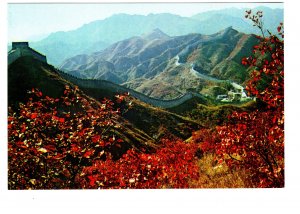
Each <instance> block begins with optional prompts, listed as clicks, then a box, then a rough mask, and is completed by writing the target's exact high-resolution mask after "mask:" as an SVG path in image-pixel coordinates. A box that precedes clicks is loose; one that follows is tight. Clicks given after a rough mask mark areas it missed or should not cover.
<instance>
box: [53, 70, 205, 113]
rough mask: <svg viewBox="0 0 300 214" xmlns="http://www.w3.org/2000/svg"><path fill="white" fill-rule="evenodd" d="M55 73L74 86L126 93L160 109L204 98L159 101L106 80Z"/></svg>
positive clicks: (187, 96) (185, 97)
mask: <svg viewBox="0 0 300 214" xmlns="http://www.w3.org/2000/svg"><path fill="white" fill-rule="evenodd" d="M57 72H58V73H59V74H60V75H61V76H62V77H63V78H65V79H66V80H68V81H70V82H72V83H73V84H75V85H78V86H79V87H83V88H97V89H108V88H109V89H110V90H111V91H113V92H114V93H126V92H129V93H130V95H131V96H133V97H135V98H137V99H139V100H141V101H142V102H145V103H148V104H150V105H153V106H156V107H161V108H172V107H175V106H178V105H180V104H182V103H184V102H186V101H187V100H189V99H191V98H192V97H199V98H204V96H203V95H201V94H198V93H193V92H188V93H186V94H184V95H183V96H180V97H177V98H175V99H172V100H161V99H156V98H153V97H149V96H147V95H145V94H142V93H140V92H137V91H135V90H133V89H129V88H126V87H124V86H121V85H117V84H115V83H112V82H109V81H106V80H91V79H80V78H77V77H74V76H72V75H70V74H67V73H64V72H62V71H60V70H57Z"/></svg>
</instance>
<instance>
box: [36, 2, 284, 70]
mask: <svg viewBox="0 0 300 214" xmlns="http://www.w3.org/2000/svg"><path fill="white" fill-rule="evenodd" d="M237 10H238V11H239V12H232V11H231V10H227V12H226V11H225V12H224V11H223V10H218V11H219V13H221V14H223V15H224V16H225V17H227V18H228V17H229V16H230V17H233V18H235V19H238V20H239V21H236V22H234V23H233V24H232V23H229V22H228V21H226V22H225V20H226V19H220V17H218V16H216V17H215V20H213V19H209V17H211V14H215V13H216V12H208V13H209V15H207V19H203V20H201V19H200V20H199V19H197V15H194V16H191V17H182V16H179V15H175V14H169V13H164V14H149V15H147V16H144V15H128V14H115V15H113V16H111V17H108V18H106V19H103V20H95V21H92V22H90V23H87V24H84V25H82V26H81V27H79V28H77V29H74V30H70V31H65V32H63V31H61V32H54V33H52V34H50V35H49V36H48V37H46V38H45V39H43V40H41V41H38V42H34V43H32V47H33V48H35V49H36V50H38V51H39V52H42V53H44V54H46V55H47V56H48V59H49V62H50V63H51V64H54V65H56V66H57V65H59V64H61V62H62V61H63V60H65V59H67V58H70V57H72V56H75V55H78V54H83V53H87V54H90V53H92V52H96V51H100V50H103V49H104V48H106V47H108V46H109V45H111V44H112V43H115V42H117V41H120V40H124V39H127V38H130V37H132V36H140V35H142V34H144V33H147V32H150V31H151V30H153V29H155V28H160V29H161V30H162V31H163V32H165V33H166V34H168V35H170V36H179V35H184V34H188V33H202V34H212V33H215V32H217V31H219V30H221V29H224V28H226V27H228V26H232V25H233V27H234V28H236V29H238V30H239V31H244V32H245V33H256V34H257V33H258V31H256V30H255V29H254V28H252V27H251V26H252V25H251V24H250V23H248V25H247V22H246V21H243V17H244V13H245V9H237ZM230 11H231V12H230ZM263 11H266V17H272V18H269V19H266V20H265V21H266V27H267V29H269V30H270V31H271V32H276V26H277V25H278V24H279V22H282V20H283V10H282V9H278V10H275V9H267V8H263ZM237 16H238V17H239V18H237ZM229 20H230V19H229ZM231 20H232V18H231ZM208 23H214V24H208ZM241 23H242V25H243V27H239V25H240V24H241Z"/></svg>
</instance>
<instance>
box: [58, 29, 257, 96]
mask: <svg viewBox="0 0 300 214" xmlns="http://www.w3.org/2000/svg"><path fill="white" fill-rule="evenodd" d="M256 42H257V39H256V38H255V36H254V35H247V34H243V33H240V32H238V31H236V30H235V29H233V28H230V27H229V28H226V29H225V30H222V31H220V32H218V33H215V34H212V35H203V34H188V35H184V36H175V37H174V36H173V37H172V36H168V35H167V34H166V33H164V32H162V30H160V29H155V30H154V31H152V32H150V33H149V34H144V35H143V36H140V37H132V38H129V39H126V40H123V41H120V42H117V43H114V44H113V45H111V46H109V47H108V48H106V49H105V50H103V51H100V52H95V53H93V54H91V55H78V56H75V57H72V58H70V59H68V60H66V61H64V63H63V64H62V65H61V66H60V69H62V70H64V71H65V72H67V73H69V74H71V75H74V76H77V77H79V78H87V79H105V80H109V81H112V82H115V83H118V84H122V85H124V86H126V87H128V88H132V89H134V90H136V91H139V92H141V93H144V94H146V95H148V96H151V97H155V98H159V99H172V98H175V97H178V96H180V95H183V94H185V93H186V92H187V91H188V90H194V91H196V92H201V91H202V90H204V91H205V90H206V89H207V87H208V86H210V85H212V84H213V85H217V86H221V85H222V80H232V81H236V82H238V83H243V82H244V81H245V80H246V79H247V78H248V70H246V68H244V67H243V66H241V65H240V62H241V59H242V57H244V56H248V55H251V48H252V46H253V45H254V44H256ZM219 80H220V81H219Z"/></svg>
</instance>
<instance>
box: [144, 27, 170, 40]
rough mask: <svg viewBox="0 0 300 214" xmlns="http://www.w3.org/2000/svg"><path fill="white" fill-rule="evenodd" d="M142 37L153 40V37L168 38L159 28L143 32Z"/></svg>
mask: <svg viewBox="0 0 300 214" xmlns="http://www.w3.org/2000/svg"><path fill="white" fill-rule="evenodd" d="M142 38H143V39H148V40H153V39H168V38H170V37H169V36H168V35H167V34H165V33H164V32H163V31H162V30H160V29H159V28H155V29H153V30H152V31H151V32H149V33H146V34H143V35H142Z"/></svg>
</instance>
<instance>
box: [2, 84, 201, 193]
mask: <svg viewBox="0 0 300 214" xmlns="http://www.w3.org/2000/svg"><path fill="white" fill-rule="evenodd" d="M30 93H31V94H32V98H30V100H29V101H28V102H27V103H26V104H20V108H19V109H18V110H17V111H15V110H12V109H9V115H8V187H9V189H56V188H59V189H70V188H71V189H73V188H184V187H188V183H189V180H190V179H196V178H197V176H198V169H197V164H196V161H195V152H196V149H197V146H196V145H195V144H190V145H189V144H185V143H183V142H181V141H178V140H163V141H162V142H161V145H160V148H159V149H157V151H156V152H154V153H151V154H147V153H145V152H141V151H138V150H137V149H136V148H131V149H129V150H128V151H127V152H126V151H125V153H124V152H123V151H122V149H121V148H124V146H123V145H124V144H125V143H126V142H123V139H120V138H118V136H115V135H114V132H113V131H112V129H122V127H120V125H121V124H119V123H118V122H117V121H118V117H119V115H120V111H121V110H120V109H118V108H116V107H114V103H113V102H112V101H110V100H107V99H104V100H103V101H102V102H101V103H98V102H96V101H94V100H92V99H89V98H86V97H84V96H82V95H81V94H80V93H79V90H78V89H77V88H75V89H71V88H70V87H69V86H66V90H65V91H64V96H62V97H61V98H59V99H53V98H50V97H47V96H46V97H44V96H43V94H42V92H40V91H39V90H37V89H33V90H32V91H31V92H30ZM117 98H118V100H117V102H119V103H120V102H123V101H124V99H125V98H124V96H123V95H121V96H117ZM118 150H119V152H123V153H124V154H123V156H122V157H121V158H120V159H118V160H115V159H116V158H115V157H113V156H112V152H114V153H115V152H116V151H118Z"/></svg>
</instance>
